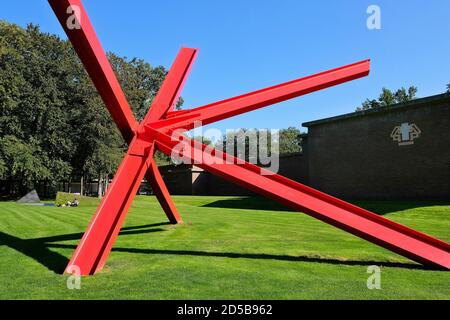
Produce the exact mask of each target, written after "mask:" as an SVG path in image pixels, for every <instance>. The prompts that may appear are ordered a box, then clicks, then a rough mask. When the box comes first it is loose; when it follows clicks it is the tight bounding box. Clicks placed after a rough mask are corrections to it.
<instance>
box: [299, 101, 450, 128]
mask: <svg viewBox="0 0 450 320" xmlns="http://www.w3.org/2000/svg"><path fill="white" fill-rule="evenodd" d="M446 101H450V93H442V94H438V95H434V96H429V97H425V98H419V99H414V100H412V101H408V102H404V103H397V104H393V105H391V106H389V107H383V108H375V109H369V110H364V111H357V112H352V113H346V114H343V115H340V116H335V117H330V118H324V119H319V120H314V121H309V122H305V123H302V126H303V127H307V128H309V127H313V126H316V125H320V124H325V123H330V122H336V121H341V120H345V119H350V118H356V117H364V116H368V115H372V114H380V113H384V112H390V111H393V110H398V109H402V108H406V107H412V106H428V105H434V104H436V103H441V102H446Z"/></svg>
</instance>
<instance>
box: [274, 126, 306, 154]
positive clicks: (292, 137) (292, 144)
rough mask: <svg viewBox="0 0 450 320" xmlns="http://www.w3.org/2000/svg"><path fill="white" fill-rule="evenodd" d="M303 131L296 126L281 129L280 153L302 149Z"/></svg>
mask: <svg viewBox="0 0 450 320" xmlns="http://www.w3.org/2000/svg"><path fill="white" fill-rule="evenodd" d="M301 134H302V133H301V131H300V130H299V129H297V128H295V127H289V128H287V129H282V130H280V146H279V152H280V154H289V153H296V152H300V151H302V147H301V138H300V135H301Z"/></svg>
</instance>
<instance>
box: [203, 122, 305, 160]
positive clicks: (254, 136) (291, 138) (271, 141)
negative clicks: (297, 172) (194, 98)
mask: <svg viewBox="0 0 450 320" xmlns="http://www.w3.org/2000/svg"><path fill="white" fill-rule="evenodd" d="M261 135H264V136H265V137H266V138H265V139H264V138H262V139H261ZM238 136H241V137H245V154H243V153H244V150H240V149H239V150H238V148H237V145H238V144H239V142H238V138H237V137H238ZM300 136H301V131H300V130H299V129H297V128H295V127H289V128H287V129H281V130H279V131H278V138H277V139H276V138H275V137H274V136H272V132H271V130H267V129H264V130H258V129H244V128H241V129H239V130H236V131H228V132H227V134H226V135H224V137H223V138H222V139H221V140H219V141H218V142H216V144H215V147H216V148H223V150H224V151H225V150H227V142H228V143H232V141H233V140H234V151H233V155H234V156H236V157H238V158H241V159H244V160H246V161H249V160H250V159H249V155H250V154H256V151H257V152H258V153H257V154H258V155H265V156H270V155H271V154H272V153H275V154H280V155H284V154H290V153H296V152H301V151H302V147H301V137H300ZM203 139H204V138H203ZM255 141H256V143H255ZM261 142H265V143H263V144H261ZM229 152H231V151H229Z"/></svg>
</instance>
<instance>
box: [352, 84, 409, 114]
mask: <svg viewBox="0 0 450 320" xmlns="http://www.w3.org/2000/svg"><path fill="white" fill-rule="evenodd" d="M416 94H417V87H415V86H410V87H409V88H408V90H406V89H405V88H404V87H401V88H400V89H398V90H397V91H395V92H392V91H391V90H389V89H387V88H384V87H383V88H382V90H381V94H380V96H379V97H378V99H377V100H375V99H366V100H365V101H364V102H363V103H362V104H361V106H360V107H358V108H356V111H364V110H370V109H375V108H382V107H389V106H391V105H393V104H396V103H405V102H408V101H411V100H414V99H415V98H416Z"/></svg>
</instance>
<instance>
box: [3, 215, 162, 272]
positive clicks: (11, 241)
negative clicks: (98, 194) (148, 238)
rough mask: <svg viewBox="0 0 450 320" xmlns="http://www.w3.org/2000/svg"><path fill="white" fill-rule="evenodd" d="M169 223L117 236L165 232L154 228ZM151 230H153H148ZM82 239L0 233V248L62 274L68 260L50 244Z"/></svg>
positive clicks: (78, 235) (128, 229) (78, 236)
mask: <svg viewBox="0 0 450 320" xmlns="http://www.w3.org/2000/svg"><path fill="white" fill-rule="evenodd" d="M167 224H169V222H163V223H155V224H146V225H142V226H133V227H126V228H122V229H121V232H120V233H119V235H121V236H123V235H131V234H144V233H151V232H159V231H165V230H164V229H162V228H155V227H159V226H164V225H167ZM149 228H153V229H149ZM82 237H83V233H71V234H64V235H58V236H50V237H43V238H36V239H21V238H19V237H15V236H13V235H10V234H7V233H4V232H0V246H1V245H6V246H8V247H10V248H12V249H14V250H16V251H18V252H21V253H22V254H24V255H26V256H28V257H30V258H32V259H33V260H35V261H37V262H39V263H40V264H42V265H43V266H45V267H47V268H48V269H49V270H51V271H53V272H55V273H58V274H62V273H63V272H64V269H65V267H66V266H67V264H68V263H69V259H68V258H67V257H65V256H63V255H61V254H59V253H57V252H53V251H51V250H50V249H49V248H51V247H53V246H52V243H54V242H58V241H70V240H80V239H81V238H82ZM68 247H70V248H76V246H68Z"/></svg>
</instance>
